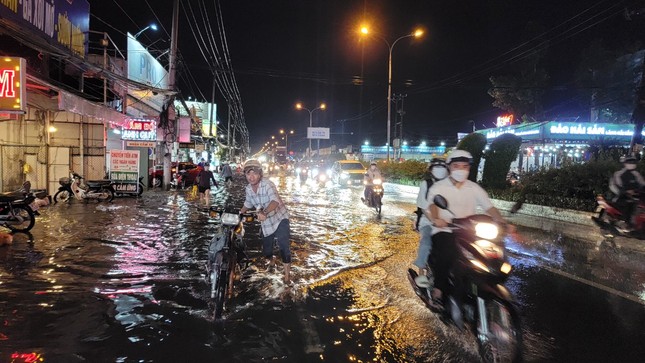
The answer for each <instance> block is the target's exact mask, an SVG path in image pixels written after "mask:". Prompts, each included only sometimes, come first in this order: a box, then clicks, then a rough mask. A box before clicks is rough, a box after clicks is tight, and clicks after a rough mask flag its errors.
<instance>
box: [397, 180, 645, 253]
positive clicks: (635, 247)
mask: <svg viewBox="0 0 645 363" xmlns="http://www.w3.org/2000/svg"><path fill="white" fill-rule="evenodd" d="M385 184H387V185H388V186H389V189H391V190H394V191H396V192H399V193H406V194H414V195H415V196H416V195H417V194H418V193H419V187H415V186H410V185H402V184H392V183H385ZM491 201H492V203H493V205H494V206H495V208H497V209H499V210H500V212H502V214H503V215H504V217H505V218H507V220H508V221H509V222H511V223H513V224H515V225H519V226H522V227H529V228H535V229H540V230H543V231H546V232H555V233H561V234H562V235H564V236H566V237H570V238H573V239H576V240H581V241H586V242H591V243H593V244H595V247H596V248H599V247H600V245H601V244H602V243H603V242H605V241H611V242H610V243H611V244H614V245H615V246H616V247H617V248H620V249H623V250H629V251H631V252H636V253H643V254H645V241H641V240H638V239H636V238H627V237H620V236H611V235H608V234H607V233H606V232H604V231H602V230H601V229H600V228H599V227H598V226H597V225H596V224H595V223H594V222H593V220H591V217H592V216H593V215H595V213H591V212H581V211H577V210H572V209H563V208H554V207H547V206H543V205H536V204H526V203H525V204H524V205H523V206H522V208H521V209H520V210H519V211H518V212H517V213H515V214H511V213H510V210H511V208H512V207H513V205H514V204H515V202H509V201H505V200H499V199H491Z"/></svg>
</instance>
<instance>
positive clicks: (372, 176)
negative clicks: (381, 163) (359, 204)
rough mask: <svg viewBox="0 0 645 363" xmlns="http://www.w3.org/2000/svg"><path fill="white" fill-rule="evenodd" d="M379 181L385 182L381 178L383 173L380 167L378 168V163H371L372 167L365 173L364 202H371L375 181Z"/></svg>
mask: <svg viewBox="0 0 645 363" xmlns="http://www.w3.org/2000/svg"><path fill="white" fill-rule="evenodd" d="M376 179H379V180H381V181H383V178H382V177H381V171H380V170H379V168H378V166H376V161H372V162H371V163H370V167H369V168H368V169H367V171H366V172H365V175H364V176H363V184H365V190H364V192H363V195H364V199H363V201H369V200H370V198H371V196H372V187H373V186H374V180H376Z"/></svg>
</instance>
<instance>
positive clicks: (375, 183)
mask: <svg viewBox="0 0 645 363" xmlns="http://www.w3.org/2000/svg"><path fill="white" fill-rule="evenodd" d="M373 183H374V185H381V184H382V183H383V182H382V181H381V179H374V181H373Z"/></svg>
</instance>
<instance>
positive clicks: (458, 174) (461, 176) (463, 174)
mask: <svg viewBox="0 0 645 363" xmlns="http://www.w3.org/2000/svg"><path fill="white" fill-rule="evenodd" d="M468 174H470V170H453V171H451V172H450V177H451V178H453V179H455V180H456V181H458V182H460V183H461V182H463V181H464V180H466V178H468Z"/></svg>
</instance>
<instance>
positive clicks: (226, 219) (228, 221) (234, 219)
mask: <svg viewBox="0 0 645 363" xmlns="http://www.w3.org/2000/svg"><path fill="white" fill-rule="evenodd" d="M238 223H240V215H239V214H235V213H223V214H222V224H225V225H227V226H234V225H237V224H238Z"/></svg>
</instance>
